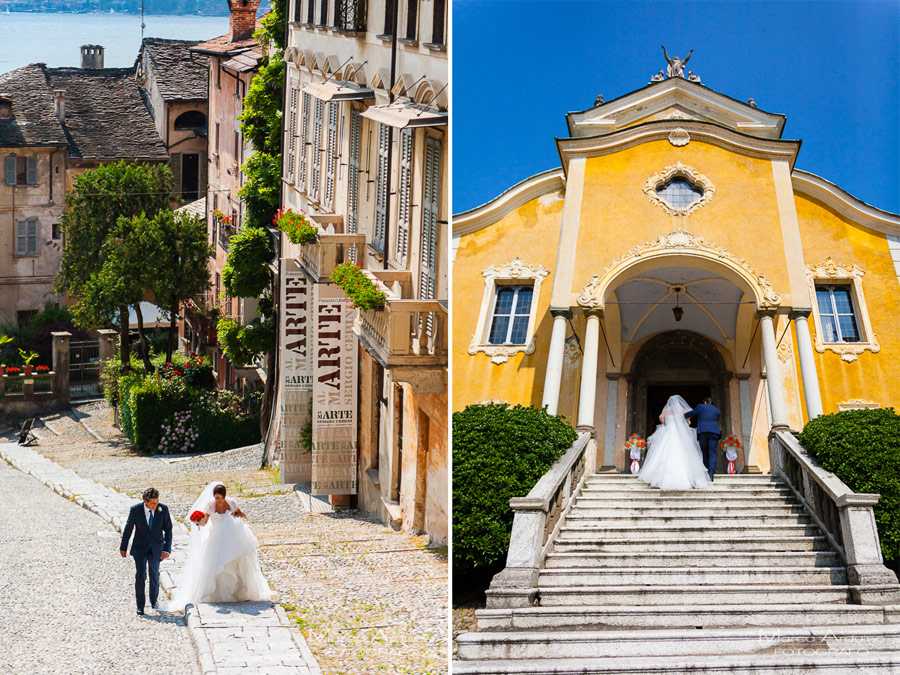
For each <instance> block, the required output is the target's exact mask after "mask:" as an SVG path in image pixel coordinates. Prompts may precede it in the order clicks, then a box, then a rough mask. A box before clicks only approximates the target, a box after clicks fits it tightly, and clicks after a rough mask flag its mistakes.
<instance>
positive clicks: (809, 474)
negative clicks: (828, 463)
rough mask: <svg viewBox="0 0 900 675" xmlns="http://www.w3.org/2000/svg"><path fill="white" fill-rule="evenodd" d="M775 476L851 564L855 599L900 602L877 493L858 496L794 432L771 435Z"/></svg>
mask: <svg viewBox="0 0 900 675" xmlns="http://www.w3.org/2000/svg"><path fill="white" fill-rule="evenodd" d="M769 456H770V460H771V465H772V473H773V474H774V475H777V476H780V477H781V478H782V480H784V481H785V482H786V483H787V484H788V487H789V488H790V489H791V491H792V492H793V493H794V494H795V495H796V496H797V498H798V499H800V501H801V503H802V504H803V507H804V508H805V509H806V511H807V512H808V513H809V514H810V516H812V518H813V520H814V521H815V523H816V525H818V526H819V529H821V530H822V531H823V533H824V534H825V536H826V537H827V538H828V540H829V542H830V543H831V545H832V546H833V547H834V548H835V550H836V551H837V552H838V553H839V554H840V556H841V557H842V558H843V559H844V561H845V562H846V563H847V578H848V581H849V583H850V584H851V597H852V598H853V601H854V602H856V603H858V604H861V605H886V604H900V585H898V583H897V577H896V575H895V574H894V573H893V572H892V571H891V570H889V569H888V568H887V567H885V566H884V559H883V558H882V555H881V545H880V542H879V539H878V528H877V526H876V523H875V513H874V511H873V510H872V507H873V506H875V504H877V503H878V500H879V499H880V498H881V496H880V495H877V494H864V493H855V492H853V491H852V490H851V489H850V488H849V487H847V485H846V484H845V483H844V482H843V481H842V480H841V479H840V478H838V477H837V476H835V475H834V474H833V473H831V472H830V471H826V470H825V469H823V468H822V467H821V466H819V464H818V463H817V462H816V461H815V460H814V459H813V458H812V457H810V456H809V455H808V454H807V452H806V450H804V449H803V447H802V446H801V445H800V443H799V442H798V441H797V439H796V438H795V437H794V435H793V434H791V433H790V432H787V431H773V432H772V433H771V435H770V437H769Z"/></svg>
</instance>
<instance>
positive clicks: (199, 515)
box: [191, 511, 209, 525]
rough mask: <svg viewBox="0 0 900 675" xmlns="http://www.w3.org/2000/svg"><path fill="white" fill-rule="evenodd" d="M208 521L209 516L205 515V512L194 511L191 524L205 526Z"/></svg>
mask: <svg viewBox="0 0 900 675" xmlns="http://www.w3.org/2000/svg"><path fill="white" fill-rule="evenodd" d="M207 520H209V516H208V515H206V514H205V513H203V511H194V512H193V513H192V514H191V522H192V523H197V525H203V524H205V523H206V521H207Z"/></svg>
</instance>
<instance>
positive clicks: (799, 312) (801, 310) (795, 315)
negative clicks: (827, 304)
mask: <svg viewBox="0 0 900 675" xmlns="http://www.w3.org/2000/svg"><path fill="white" fill-rule="evenodd" d="M810 314H812V308H811V307H794V308H793V309H792V310H791V311H790V312H789V313H788V318H789V319H790V320H791V321H794V320H795V319H808V318H809V315H810Z"/></svg>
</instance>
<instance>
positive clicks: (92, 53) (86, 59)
mask: <svg viewBox="0 0 900 675" xmlns="http://www.w3.org/2000/svg"><path fill="white" fill-rule="evenodd" d="M238 1H240V0H238ZM81 67H82V68H84V69H85V70H102V69H103V47H102V46H101V45H81Z"/></svg>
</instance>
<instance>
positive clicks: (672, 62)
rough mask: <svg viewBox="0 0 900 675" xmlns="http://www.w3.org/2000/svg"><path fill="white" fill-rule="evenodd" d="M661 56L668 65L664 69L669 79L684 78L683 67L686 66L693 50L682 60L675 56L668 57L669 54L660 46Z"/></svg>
mask: <svg viewBox="0 0 900 675" xmlns="http://www.w3.org/2000/svg"><path fill="white" fill-rule="evenodd" d="M662 49H663V55H665V57H666V62H667V63H668V64H669V65H668V67H667V68H666V75H667V76H669V77H684V67H685V66H686V65H687V62H688V61H689V60H690V58H691V54H693V53H694V50H693V49H692V50H691V51H689V52H688V55H687V56H685V57H684V58H683V59H680V58H678V57H677V56H671V57H670V56H669V52H667V51H666V46H665V45H662Z"/></svg>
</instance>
